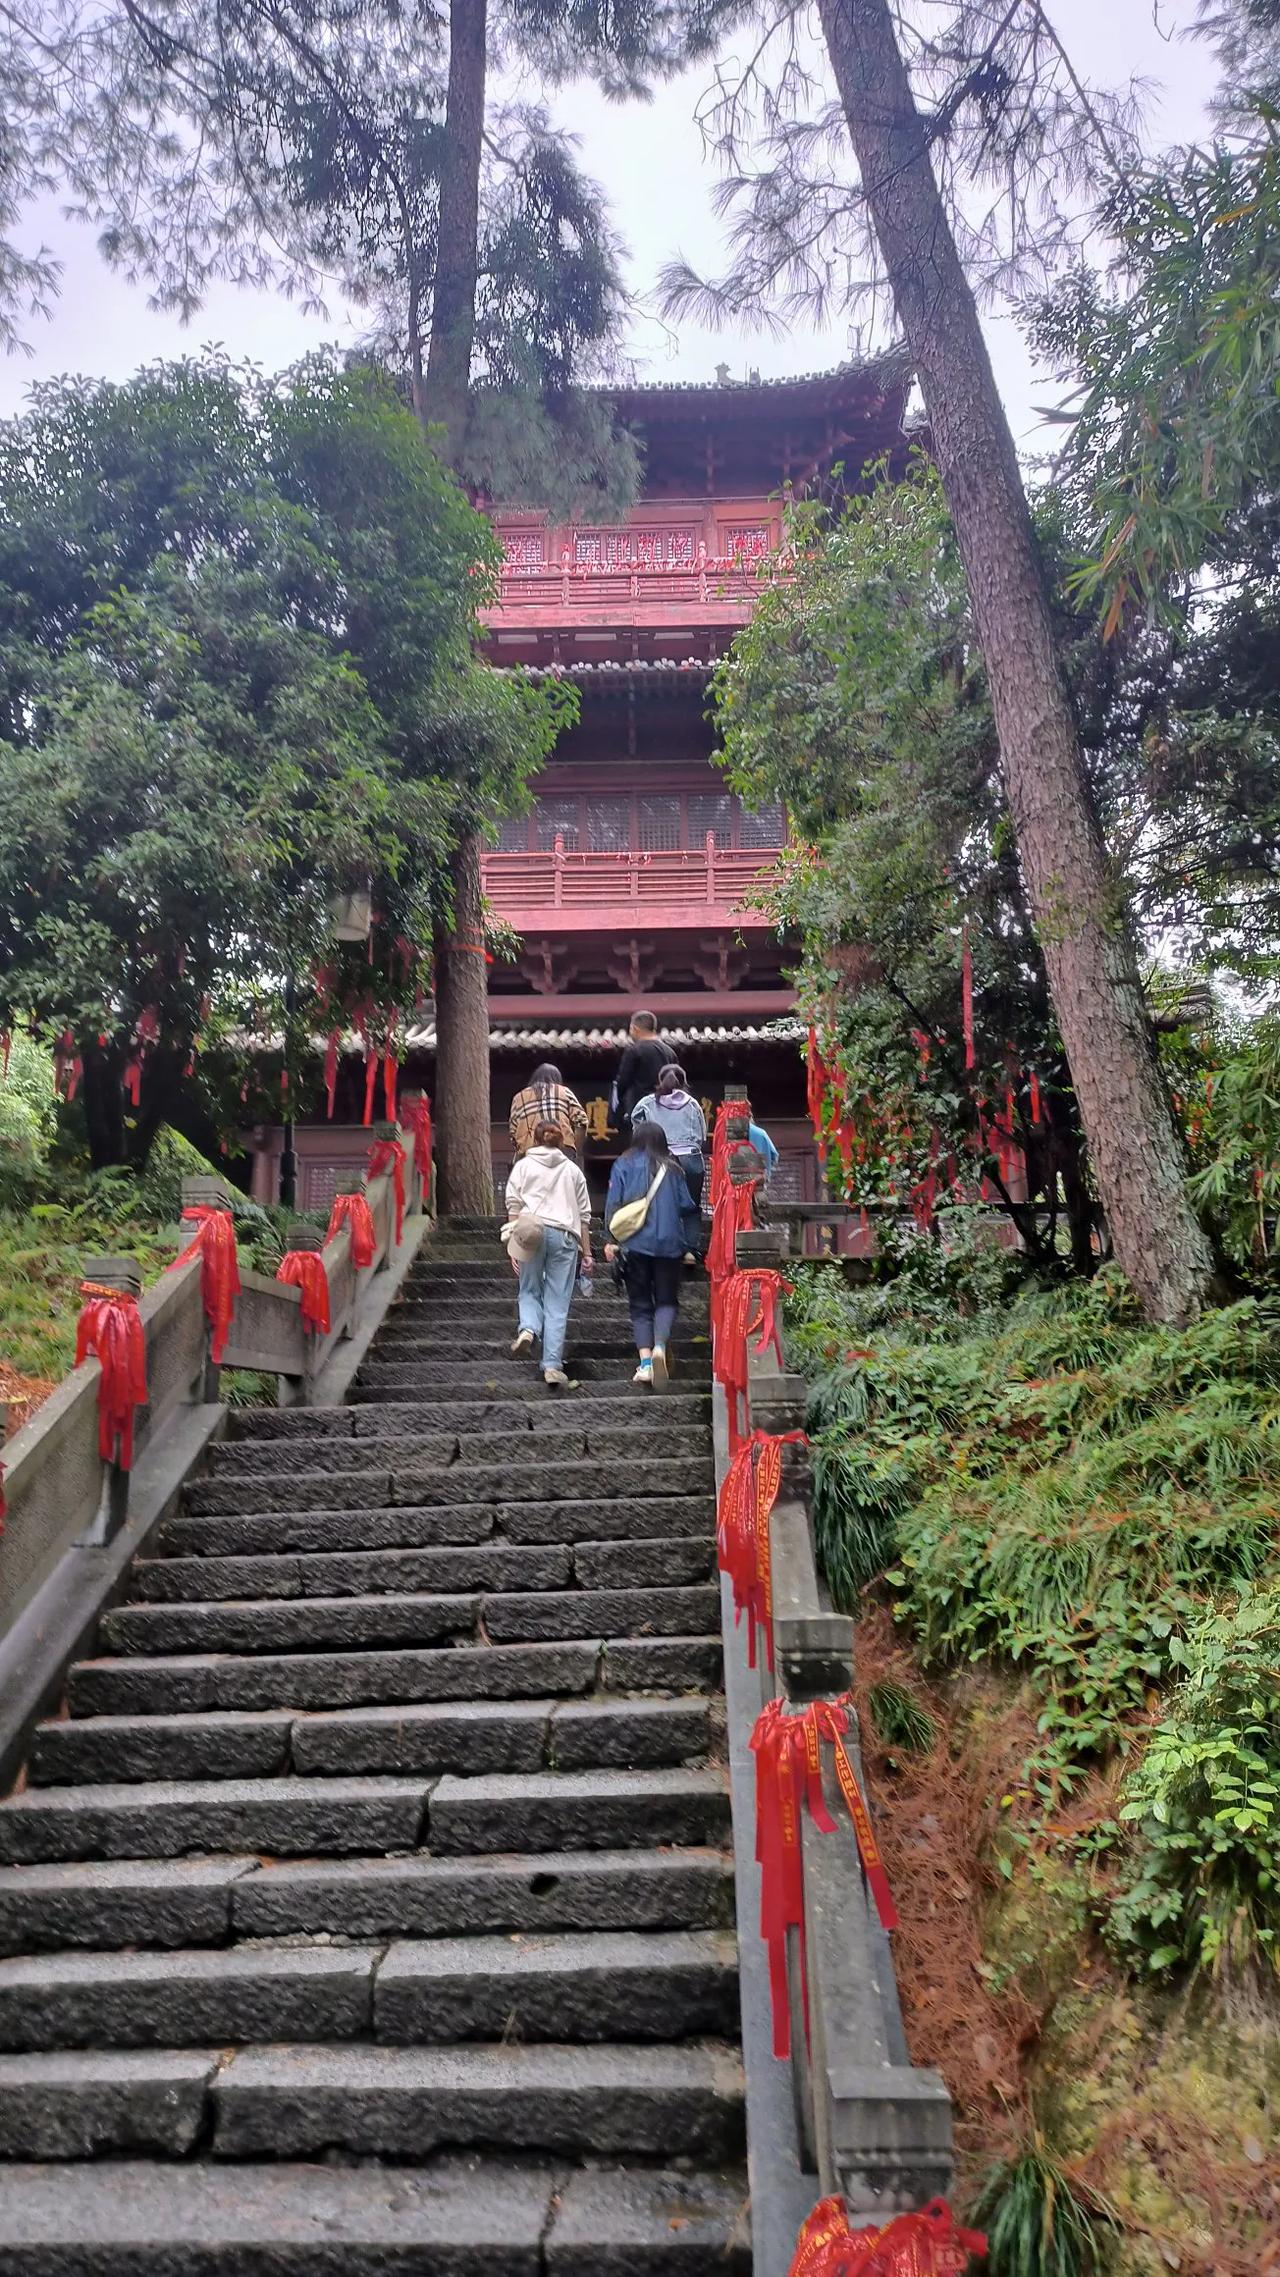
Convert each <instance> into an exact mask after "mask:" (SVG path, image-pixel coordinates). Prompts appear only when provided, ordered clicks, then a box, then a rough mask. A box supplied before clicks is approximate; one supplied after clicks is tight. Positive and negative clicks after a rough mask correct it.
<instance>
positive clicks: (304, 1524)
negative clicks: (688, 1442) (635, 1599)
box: [157, 1477, 715, 1557]
mask: <svg viewBox="0 0 1280 2277" xmlns="http://www.w3.org/2000/svg"><path fill="white" fill-rule="evenodd" d="M506 1484H507V1486H508V1488H509V1487H510V1484H511V1480H510V1477H508V1478H507V1481H506ZM509 1520H510V1523H508V1521H509ZM513 1525H514V1527H516V1528H518V1529H519V1531H518V1532H516V1533H515V1534H513V1532H512V1526H513ZM714 1533H715V1503H714V1502H713V1500H712V1498H711V1495H710V1494H709V1493H706V1494H662V1495H654V1496H652V1497H651V1498H650V1499H648V1500H646V1501H642V1502H638V1501H635V1500H629V1501H627V1502H616V1501H615V1502H604V1503H596V1502H571V1501H568V1502H533V1503H529V1504H505V1503H502V1504H497V1505H494V1504H490V1503H486V1502H463V1503H459V1504H455V1505H452V1506H451V1505H449V1504H447V1503H446V1504H442V1505H440V1506H439V1507H435V1506H431V1507H428V1508H427V1509H412V1508H399V1507H393V1508H392V1509H390V1510H385V1509H380V1510H292V1511H289V1510H284V1511H279V1510H265V1511H256V1512H255V1511H245V1512H233V1513H215V1514H214V1515H212V1516H210V1517H203V1518H173V1519H170V1521H169V1523H168V1525H167V1526H165V1527H164V1528H163V1530H162V1532H161V1534H160V1537H159V1542H158V1545H157V1546H158V1547H159V1548H160V1549H162V1550H164V1551H165V1552H167V1553H169V1554H170V1555H173V1556H185V1557H220V1556H230V1557H259V1556H272V1555H282V1554H283V1553H284V1552H286V1551H290V1550H296V1551H300V1552H303V1553H319V1554H321V1555H326V1554H331V1553H332V1552H334V1551H338V1550H350V1551H353V1552H355V1553H356V1554H357V1555H361V1554H367V1553H369V1552H371V1551H373V1550H379V1549H386V1550H395V1549H437V1548H441V1549H443V1548H449V1547H451V1546H453V1547H458V1548H461V1547H463V1546H465V1545H467V1544H482V1543H486V1542H488V1541H489V1540H490V1539H491V1538H492V1537H493V1536H494V1535H495V1534H500V1535H501V1537H502V1538H503V1540H505V1541H508V1542H511V1541H513V1540H514V1541H515V1542H517V1543H520V1544H523V1543H524V1542H546V1543H549V1544H551V1545H552V1546H554V1545H556V1544H560V1543H563V1544H566V1545H572V1544H573V1543H576V1542H579V1541H587V1542H594V1543H595V1544H596V1545H597V1546H599V1545H600V1544H601V1543H603V1542H606V1541H612V1542H618V1543H624V1542H625V1543H633V1544H634V1545H635V1546H636V1547H637V1549H638V1548H639V1547H640V1545H641V1543H643V1542H646V1541H649V1540H651V1539H654V1538H660V1539H662V1540H665V1541H676V1540H698V1541H701V1542H710V1541H711V1539H712V1537H713V1536H714Z"/></svg>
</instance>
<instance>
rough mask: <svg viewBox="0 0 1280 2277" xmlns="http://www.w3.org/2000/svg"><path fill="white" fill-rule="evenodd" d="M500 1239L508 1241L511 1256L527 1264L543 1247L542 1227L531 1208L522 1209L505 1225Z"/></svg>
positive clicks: (508, 1250)
mask: <svg viewBox="0 0 1280 2277" xmlns="http://www.w3.org/2000/svg"><path fill="white" fill-rule="evenodd" d="M498 1239H499V1241H503V1242H505V1243H506V1245H507V1252H508V1255H509V1256H511V1257H514V1258H515V1259H516V1260H517V1261H518V1263H520V1264H521V1265H527V1264H528V1263H529V1261H530V1259H531V1258H534V1257H536V1256H537V1254H538V1251H539V1250H540V1249H541V1247H542V1227H541V1226H540V1224H539V1223H538V1220H537V1218H535V1217H534V1216H533V1215H532V1213H531V1212H530V1211H529V1210H521V1212H520V1214H519V1216H518V1217H514V1218H512V1219H511V1220H510V1222H509V1223H508V1224H507V1225H504V1227H503V1228H502V1231H501V1233H500V1234H499V1235H498Z"/></svg>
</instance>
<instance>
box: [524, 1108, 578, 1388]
mask: <svg viewBox="0 0 1280 2277" xmlns="http://www.w3.org/2000/svg"><path fill="white" fill-rule="evenodd" d="M560 1138H561V1133H560V1130H559V1127H558V1126H557V1125H556V1124H555V1123H539V1125H538V1127H537V1129H536V1130H535V1132H534V1134H533V1145H532V1146H531V1147H530V1149H529V1151H528V1153H527V1154H524V1155H521V1157H520V1160H519V1161H518V1162H517V1163H516V1164H515V1166H514V1168H513V1169H512V1172H511V1176H510V1177H509V1178H508V1180H507V1221H508V1223H509V1224H510V1225H511V1227H512V1228H513V1232H512V1236H511V1241H510V1244H509V1251H510V1256H511V1262H512V1264H513V1266H514V1267H515V1269H516V1271H517V1273H518V1274H519V1276H520V1325H519V1329H518V1332H517V1335H516V1340H515V1342H514V1344H513V1345H512V1347H511V1349H512V1351H513V1352H516V1353H524V1352H532V1350H533V1346H534V1341H535V1339H536V1338H538V1337H541V1339H542V1380H543V1382H544V1383H547V1384H557V1385H562V1384H567V1383H568V1381H569V1378H568V1376H567V1375H566V1374H565V1370H564V1338H565V1330H566V1329H567V1327H568V1325H569V1307H570V1305H571V1304H572V1303H573V1290H574V1283H575V1282H576V1280H577V1278H578V1268H579V1265H581V1267H582V1269H583V1271H584V1272H587V1273H589V1272H590V1271H591V1263H592V1259H591V1197H590V1195H589V1193H588V1192H587V1181H586V1179H585V1178H584V1177H583V1175H582V1172H581V1171H580V1170H579V1168H578V1165H577V1163H576V1162H574V1161H572V1160H571V1159H570V1157H569V1156H568V1155H567V1154H566V1153H565V1152H564V1149H563V1147H562V1146H561V1144H560Z"/></svg>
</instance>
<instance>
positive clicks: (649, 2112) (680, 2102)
mask: <svg viewBox="0 0 1280 2277" xmlns="http://www.w3.org/2000/svg"><path fill="white" fill-rule="evenodd" d="M6 2060H7V2061H8V2062H9V2063H10V2064H15V2063H20V2062H24V2061H25V2062H27V2063H36V2062H38V2061H39V2060H40V2059H38V2058H33V2057H27V2058H20V2057H10V2058H8V2059H6ZM3 2085H4V2064H3V2063H2V2062H0V2130H2V2128H3V2112H4V2095H3ZM212 2103H213V2122H214V2133H213V2152H214V2156H215V2157H222V2158H237V2159H243V2158H250V2159H252V2158H262V2157H266V2156H274V2157H277V2158H280V2157H283V2158H314V2157H320V2156H323V2155H324V2154H325V2153H327V2152H330V2151H334V2150H337V2151H346V2152H350V2153H353V2154H355V2155H356V2156H361V2157H369V2156H376V2157H379V2158H383V2159H391V2160H396V2159H408V2160H411V2161H414V2162H415V2163H416V2162H417V2161H419V2160H421V2159H422V2158H423V2157H425V2156H427V2155H428V2154H429V2153H430V2152H432V2151H436V2150H443V2149H449V2148H455V2147H462V2146H468V2147H469V2146H472V2145H476V2146H478V2145H480V2144H485V2145H488V2146H491V2147H492V2148H494V2149H496V2150H499V2151H501V2152H503V2153H504V2154H505V2155H510V2153H511V2152H513V2151H541V2152H551V2153H555V2154H558V2155H559V2156H561V2157H567V2158H570V2159H574V2160H581V2159H582V2158H584V2157H585V2158H591V2157H605V2158H631V2159H635V2158H651V2159H662V2158H677V2157H678V2158H682V2159H683V2158H705V2159H711V2160H714V2161H719V2160H721V2159H724V2158H734V2157H736V2156H738V2155H739V2154H740V2152H741V2150H742V2143H743V2088H742V2071H741V2065H740V2062H739V2059H738V2055H737V2051H736V2049H734V2048H733V2047H731V2046H730V2045H728V2044H727V2043H726V2042H724V2041H715V2040H711V2041H705V2042H701V2043H700V2042H698V2041H686V2042H682V2043H680V2044H679V2045H677V2046H670V2045H669V2046H665V2047H664V2046H659V2047H644V2046H639V2045H635V2044H632V2043H628V2044H626V2045H624V2046H619V2047H614V2046H609V2045H608V2044H604V2045H600V2046H590V2045H588V2046H582V2047H574V2046H560V2045H557V2044H554V2043H546V2042H535V2043H533V2044H531V2045H529V2046H526V2047H521V2046H503V2047H487V2046H484V2045H480V2046H475V2047H471V2046H463V2047H455V2048H375V2047H370V2048H359V2047H356V2048H325V2047H283V2048H248V2049H245V2050H242V2051H240V2052H238V2053H237V2054H235V2055H233V2056H232V2058H231V2061H230V2062H229V2063H228V2064H226V2065H224V2066H223V2068H222V2069H221V2070H220V2071H219V2073H218V2075H217V2078H216V2081H215V2082H214V2083H213V2086H212ZM28 2155H34V2156H37V2157H40V2156H45V2155H48V2154H47V2153H44V2152H42V2151H39V2150H37V2151H35V2152H34V2153H29V2154H28Z"/></svg>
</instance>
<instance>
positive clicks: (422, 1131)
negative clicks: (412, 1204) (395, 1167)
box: [400, 1093, 431, 1191]
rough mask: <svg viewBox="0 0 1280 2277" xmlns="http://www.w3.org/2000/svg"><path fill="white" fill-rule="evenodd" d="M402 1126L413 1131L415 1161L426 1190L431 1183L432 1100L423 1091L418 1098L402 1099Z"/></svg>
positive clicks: (403, 1128)
mask: <svg viewBox="0 0 1280 2277" xmlns="http://www.w3.org/2000/svg"><path fill="white" fill-rule="evenodd" d="M400 1127H401V1129H402V1130H406V1131H412V1132H413V1138H414V1161H415V1162H416V1164H417V1168H418V1176H419V1178H420V1179H421V1180H422V1185H423V1189H424V1191H425V1190H426V1188H427V1187H428V1186H430V1184H431V1101H430V1100H429V1099H427V1098H424V1097H423V1096H422V1095H421V1093H420V1094H419V1096H418V1097H417V1098H416V1099H406V1100H404V1101H402V1102H401V1107H400Z"/></svg>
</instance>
